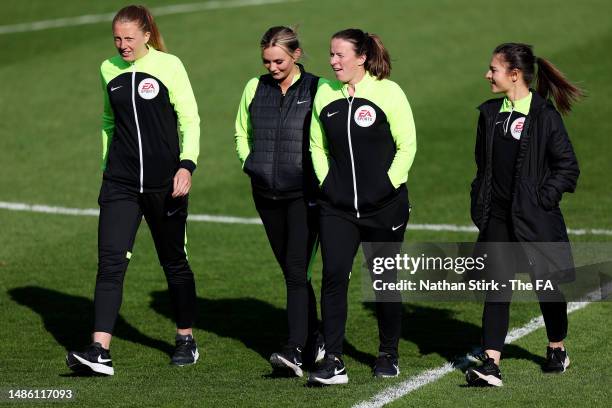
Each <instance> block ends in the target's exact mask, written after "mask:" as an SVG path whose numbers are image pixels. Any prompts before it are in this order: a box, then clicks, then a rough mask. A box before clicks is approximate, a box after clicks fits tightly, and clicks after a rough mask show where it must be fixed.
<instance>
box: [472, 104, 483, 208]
mask: <svg viewBox="0 0 612 408" xmlns="http://www.w3.org/2000/svg"><path fill="white" fill-rule="evenodd" d="M485 145H486V144H485V117H484V115H483V114H482V112H481V113H480V116H479V117H478V127H477V129H476V147H475V148H474V160H475V161H476V177H475V178H474V181H472V189H471V193H470V196H471V197H472V202H473V201H474V199H475V198H476V197H475V196H476V194H477V190H478V187H479V186H480V183H481V181H482V177H483V175H484V171H485V169H484V167H485V163H484V156H485Z"/></svg>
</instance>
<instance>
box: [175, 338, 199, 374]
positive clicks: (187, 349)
mask: <svg viewBox="0 0 612 408" xmlns="http://www.w3.org/2000/svg"><path fill="white" fill-rule="evenodd" d="M175 344H176V347H175V349H174V354H173V355H172V360H171V363H172V364H174V365H176V366H179V367H182V366H185V365H191V364H195V363H196V362H197V361H198V358H200V353H199V352H198V345H197V344H196V342H195V340H194V339H193V336H192V335H191V334H187V335H184V336H183V335H180V334H177V335H176V338H175Z"/></svg>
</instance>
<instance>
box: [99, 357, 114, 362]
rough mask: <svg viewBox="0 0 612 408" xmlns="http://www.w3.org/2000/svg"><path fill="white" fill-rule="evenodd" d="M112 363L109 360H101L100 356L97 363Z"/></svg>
mask: <svg viewBox="0 0 612 408" xmlns="http://www.w3.org/2000/svg"><path fill="white" fill-rule="evenodd" d="M110 361H112V360H111V359H110V358H109V359H106V358H102V356H98V363H108V362H110Z"/></svg>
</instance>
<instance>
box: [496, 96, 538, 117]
mask: <svg viewBox="0 0 612 408" xmlns="http://www.w3.org/2000/svg"><path fill="white" fill-rule="evenodd" d="M532 97H533V93H532V92H531V91H529V94H527V96H525V97H524V98H521V99H519V100H516V101H514V103H512V101H511V100H510V99H508V97H505V98H504V100H503V102H502V106H501V109H500V112H512V111H515V112H519V113H522V114H523V115H529V108H530V107H531V99H532Z"/></svg>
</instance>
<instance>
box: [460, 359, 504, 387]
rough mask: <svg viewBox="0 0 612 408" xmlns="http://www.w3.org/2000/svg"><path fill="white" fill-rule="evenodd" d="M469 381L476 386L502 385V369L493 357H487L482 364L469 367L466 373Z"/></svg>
mask: <svg viewBox="0 0 612 408" xmlns="http://www.w3.org/2000/svg"><path fill="white" fill-rule="evenodd" d="M465 379H466V381H467V383H468V384H469V385H471V386H474V387H483V386H493V387H501V386H502V385H504V384H503V383H502V376H501V371H499V367H498V366H497V364H495V362H494V361H493V359H492V358H487V359H486V360H485V361H484V362H483V363H482V365H481V366H479V367H474V368H469V369H468V370H467V371H466V373H465Z"/></svg>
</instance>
